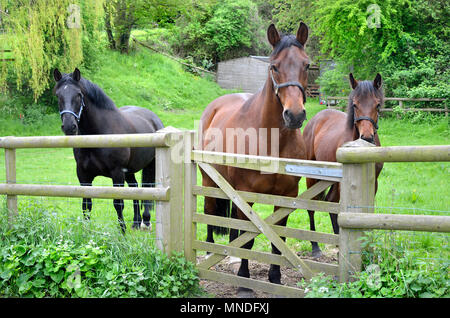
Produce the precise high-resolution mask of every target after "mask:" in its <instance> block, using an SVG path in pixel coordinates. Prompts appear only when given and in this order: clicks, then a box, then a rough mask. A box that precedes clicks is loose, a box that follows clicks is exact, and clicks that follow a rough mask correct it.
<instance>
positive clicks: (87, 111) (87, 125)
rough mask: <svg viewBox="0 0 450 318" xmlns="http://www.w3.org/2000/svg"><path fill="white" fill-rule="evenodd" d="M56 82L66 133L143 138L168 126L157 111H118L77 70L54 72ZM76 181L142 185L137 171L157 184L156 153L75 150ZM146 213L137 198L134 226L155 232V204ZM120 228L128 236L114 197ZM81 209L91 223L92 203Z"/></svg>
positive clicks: (85, 200)
mask: <svg viewBox="0 0 450 318" xmlns="http://www.w3.org/2000/svg"><path fill="white" fill-rule="evenodd" d="M53 77H54V79H55V81H56V85H55V87H54V94H55V95H56V97H57V98H58V106H59V113H60V116H61V122H62V126H61V129H62V131H63V132H64V134H65V135H66V136H69V135H102V134H138V133H154V132H155V131H157V130H159V129H162V128H163V127H164V125H163V123H162V122H161V120H160V119H159V118H158V116H157V115H156V114H155V113H153V112H152V111H150V110H148V109H146V108H142V107H137V106H123V107H121V108H117V107H116V105H115V104H114V102H113V101H112V100H111V98H109V97H108V96H107V95H106V94H105V93H104V92H103V90H102V89H101V88H100V87H98V86H97V85H96V84H94V83H92V82H91V81H89V80H87V79H85V78H83V77H81V73H80V71H79V70H78V68H75V70H74V72H73V73H71V74H61V72H60V71H59V70H58V69H57V68H56V69H54V71H53ZM73 154H74V157H75V161H76V164H77V177H78V180H79V182H80V184H81V185H82V186H92V182H93V180H94V178H95V177H96V176H104V177H108V178H111V179H112V181H113V185H114V186H115V187H123V186H124V183H125V181H126V182H127V184H128V186H129V187H137V186H138V182H137V181H136V178H135V175H134V174H135V173H136V172H138V171H140V170H142V182H141V185H142V186H143V187H150V186H153V185H154V183H155V149H154V148H153V147H146V148H74V149H73ZM142 204H143V206H144V213H143V215H142V218H141V212H140V205H139V201H138V200H133V207H134V218H133V225H132V227H133V228H135V229H139V228H140V227H141V223H142V224H143V225H144V226H145V227H147V228H149V229H150V228H151V224H150V210H151V209H152V207H153V201H148V200H143V202H142ZM114 208H115V210H116V211H117V217H118V220H119V225H120V228H121V230H122V232H123V233H125V230H126V225H125V223H124V220H123V208H124V206H123V200H122V199H115V200H114ZM82 210H83V215H84V217H85V219H89V217H90V212H91V210H92V199H91V198H83V203H82Z"/></svg>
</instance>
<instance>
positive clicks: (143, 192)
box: [0, 184, 169, 201]
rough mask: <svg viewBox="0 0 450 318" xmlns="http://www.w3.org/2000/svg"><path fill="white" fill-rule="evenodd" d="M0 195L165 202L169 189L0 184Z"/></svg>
mask: <svg viewBox="0 0 450 318" xmlns="http://www.w3.org/2000/svg"><path fill="white" fill-rule="evenodd" d="M0 194H6V195H27V196H47V197H68V198H97V199H123V200H158V201H167V200H168V199H169V188H167V187H166V188H125V187H115V188H111V187H98V186H89V187H86V186H60V185H35V184H0Z"/></svg>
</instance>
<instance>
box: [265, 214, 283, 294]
mask: <svg viewBox="0 0 450 318" xmlns="http://www.w3.org/2000/svg"><path fill="white" fill-rule="evenodd" d="M278 209H279V207H274V209H273V212H274V213H275V211H276V210H278ZM287 220H288V217H285V218H283V219H281V220H280V221H279V222H278V223H276V225H281V226H286V223H287ZM280 238H281V239H282V240H283V241H285V242H286V238H285V237H283V236H282V237H280ZM272 253H273V254H277V255H280V254H281V252H280V250H279V249H278V248H277V247H276V246H275V245H274V244H273V243H272ZM269 282H271V283H274V284H280V285H281V271H280V265H274V264H270V268H269Z"/></svg>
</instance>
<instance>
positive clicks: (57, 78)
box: [53, 68, 62, 82]
mask: <svg viewBox="0 0 450 318" xmlns="http://www.w3.org/2000/svg"><path fill="white" fill-rule="evenodd" d="M53 78H54V79H55V81H56V82H59V81H60V80H61V78H62V74H61V72H60V71H59V70H58V69H57V68H55V69H54V70H53Z"/></svg>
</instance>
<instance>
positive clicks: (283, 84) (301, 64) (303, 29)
mask: <svg viewBox="0 0 450 318" xmlns="http://www.w3.org/2000/svg"><path fill="white" fill-rule="evenodd" d="M267 38H268V40H269V43H270V44H271V45H272V47H273V52H272V55H271V56H270V68H269V78H270V80H271V82H272V87H273V91H274V93H275V96H276V99H277V103H279V104H280V105H281V107H282V108H283V111H282V116H283V120H284V124H285V126H286V127H288V128H292V129H296V128H300V127H301V126H302V124H303V121H304V120H305V119H306V110H305V103H306V92H305V90H306V86H307V82H308V68H309V64H310V61H309V58H308V55H306V52H305V49H304V46H305V43H306V40H307V39H308V27H307V26H306V24H304V23H303V22H300V26H299V28H298V30H297V34H296V36H294V35H285V36H280V34H279V33H278V31H277V29H276V28H275V26H274V25H273V24H271V25H270V26H269V29H268V30H267Z"/></svg>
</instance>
